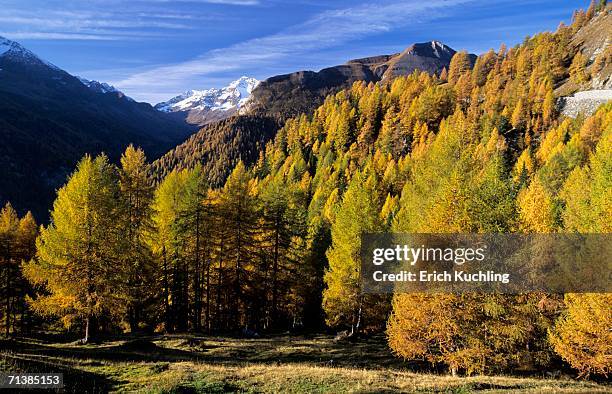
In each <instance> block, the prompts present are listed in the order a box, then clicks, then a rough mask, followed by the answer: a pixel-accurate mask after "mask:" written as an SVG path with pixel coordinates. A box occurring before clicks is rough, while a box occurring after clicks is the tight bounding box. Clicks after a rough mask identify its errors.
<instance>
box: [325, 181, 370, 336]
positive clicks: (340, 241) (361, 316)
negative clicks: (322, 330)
mask: <svg viewBox="0 0 612 394" xmlns="http://www.w3.org/2000/svg"><path fill="white" fill-rule="evenodd" d="M366 177H367V175H366V174H362V173H359V172H358V173H356V174H355V175H354V176H353V178H352V179H351V182H350V183H349V186H348V189H347V190H346V193H345V194H344V196H343V198H342V203H341V204H340V207H339V208H338V211H337V212H336V217H335V221H334V223H332V226H331V236H332V244H331V247H330V248H329V249H328V251H327V258H328V261H329V268H328V269H327V271H326V272H325V276H324V281H325V285H326V288H325V290H324V291H323V309H324V310H325V314H326V316H327V323H328V324H329V325H330V326H348V327H350V328H351V332H353V333H354V332H359V331H360V330H361V329H362V328H363V327H364V326H366V325H367V324H372V323H374V322H371V321H370V322H368V321H367V319H368V318H372V317H374V316H375V315H376V314H377V313H376V312H380V311H375V310H374V309H375V307H373V306H372V305H370V304H371V302H370V300H368V299H367V298H368V297H366V296H365V295H363V294H362V292H361V284H360V272H361V259H360V249H361V236H362V235H363V234H365V233H375V232H378V231H380V230H381V229H382V223H381V220H380V216H379V208H378V201H377V200H376V195H375V191H374V190H373V189H372V188H369V187H368V186H369V185H368V184H367V183H366V180H367V179H366Z"/></svg>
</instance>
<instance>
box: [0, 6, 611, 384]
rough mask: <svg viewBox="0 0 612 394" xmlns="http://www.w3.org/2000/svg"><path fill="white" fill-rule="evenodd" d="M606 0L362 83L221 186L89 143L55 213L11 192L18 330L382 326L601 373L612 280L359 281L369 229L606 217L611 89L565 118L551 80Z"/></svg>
mask: <svg viewBox="0 0 612 394" xmlns="http://www.w3.org/2000/svg"><path fill="white" fill-rule="evenodd" d="M604 3H605V2H604ZM600 8H601V7H600ZM603 8H605V5H604V6H603ZM597 11H602V12H607V11H606V10H605V9H604V10H601V9H599V10H598V9H597V8H595V9H590V10H589V11H587V12H578V13H576V14H575V16H574V21H573V23H572V24H571V25H569V26H563V25H561V26H560V27H559V28H558V30H557V31H556V32H554V33H541V34H538V35H536V36H534V37H531V38H527V39H526V40H525V41H524V42H523V43H522V44H521V45H517V46H516V47H513V48H509V49H508V48H505V47H502V48H500V49H499V50H498V51H497V52H495V51H493V50H491V51H489V52H487V53H485V54H483V55H481V56H479V57H478V59H477V60H476V63H475V65H474V66H473V67H472V65H471V64H470V59H469V56H468V55H467V53H466V52H459V53H457V54H456V55H455V56H454V57H453V59H452V62H451V65H450V67H449V69H448V71H447V70H444V71H443V72H442V73H441V74H440V75H433V76H431V75H428V74H427V73H418V72H415V73H413V74H412V75H409V76H405V77H398V78H396V79H394V80H392V81H389V82H386V83H381V84H369V85H366V84H365V83H362V82H357V83H355V84H354V85H353V86H352V87H351V88H350V89H348V90H345V91H341V92H340V93H338V94H335V95H332V96H328V97H327V98H326V100H325V102H324V104H323V105H321V106H320V107H319V108H318V109H316V110H315V111H314V113H313V114H311V115H302V116H299V117H297V118H293V119H290V120H288V121H287V122H286V124H285V125H284V126H283V127H282V128H281V129H280V130H279V131H278V132H277V134H276V136H275V138H274V140H273V141H271V142H269V143H268V144H267V146H266V147H265V150H263V151H262V152H260V155H259V160H257V162H256V163H255V164H254V165H252V166H248V165H245V164H243V163H239V164H238V165H237V166H236V167H235V168H234V169H233V171H232V172H231V175H230V176H229V177H228V178H227V180H226V181H225V184H224V186H223V187H221V188H210V187H209V186H208V184H207V174H206V173H205V171H204V170H203V169H202V167H201V166H199V165H197V164H196V163H194V165H193V166H192V168H190V169H186V170H181V171H168V172H169V173H168V175H167V176H166V177H165V178H164V179H163V180H161V181H153V179H155V176H154V175H155V174H153V173H152V169H151V167H150V165H149V164H148V163H147V160H146V157H145V153H144V152H143V151H142V150H140V149H138V148H134V147H132V146H130V147H128V148H127V149H126V151H125V153H124V155H123V157H122V158H121V162H120V163H119V164H118V165H115V164H113V163H110V162H109V160H108V158H107V157H106V156H104V155H101V156H98V157H90V156H85V157H84V158H83V159H82V160H81V161H80V163H79V164H78V166H77V168H76V169H75V171H74V172H73V173H72V175H71V176H70V177H69V178H68V179H67V182H66V184H65V185H64V186H63V187H62V188H61V189H60V190H58V192H57V198H56V200H55V203H54V204H53V207H52V210H51V220H50V223H49V224H48V225H46V226H41V227H40V228H38V226H37V224H36V223H35V221H34V218H33V217H32V215H30V214H28V215H25V216H24V217H22V218H19V217H18V215H17V213H16V212H15V211H14V210H13V209H12V208H11V206H10V204H7V205H6V206H5V207H4V209H2V212H1V214H0V262H1V264H2V268H1V275H2V278H1V279H2V280H1V284H0V286H1V287H2V288H1V295H2V302H1V305H2V306H1V309H2V311H1V313H2V322H1V324H2V326H3V328H4V332H5V334H6V335H7V336H9V335H17V334H20V333H31V332H35V331H39V330H50V329H66V330H70V331H72V332H79V333H84V335H85V338H86V339H87V340H88V339H91V338H95V337H96V336H97V335H102V334H105V333H119V332H153V331H157V332H188V331H193V332H206V333H215V332H232V331H237V330H250V331H253V332H264V331H281V330H282V331H286V330H297V329H312V330H320V329H323V328H325V327H330V328H333V329H338V330H341V329H348V330H351V331H352V332H355V333H358V332H366V333H367V332H376V331H379V332H380V331H385V332H386V334H387V336H388V340H389V345H390V347H391V349H392V350H393V351H394V352H395V353H396V354H397V355H399V356H401V357H403V358H405V359H406V360H414V359H419V360H427V361H429V362H431V363H433V364H438V365H445V366H446V367H447V368H448V369H449V370H451V371H453V372H455V371H460V372H463V373H467V374H471V373H481V372H492V371H494V372H498V371H514V370H520V369H524V370H529V369H532V370H533V369H537V368H540V367H545V366H550V365H555V364H558V363H560V362H561V360H563V361H565V362H567V363H568V364H569V365H570V366H571V367H572V368H575V369H576V370H577V371H578V372H579V373H580V374H582V375H583V376H588V375H592V374H595V375H607V374H608V373H610V370H611V367H612V359H611V358H610V354H611V353H612V350H611V347H612V331H611V330H610V327H611V326H612V311H611V308H612V306H611V305H612V295H611V294H544V293H529V294H519V295H499V294H434V295H425V294H397V295H395V296H393V297H387V296H382V295H364V294H362V292H361V289H360V280H359V270H360V259H359V251H360V235H361V234H363V233H372V232H390V231H394V232H407V233H510V232H524V233H552V232H584V233H609V232H610V231H611V230H612V205H611V204H612V104H611V103H608V104H606V105H603V106H602V107H600V108H599V109H598V110H597V111H596V112H595V113H594V114H593V115H591V116H588V117H585V116H579V117H578V118H576V119H572V118H566V117H564V116H562V115H561V114H559V113H558V108H557V106H556V100H555V97H554V94H553V89H554V87H555V86H556V85H557V84H558V83H559V82H560V81H563V80H565V79H568V78H569V80H570V81H572V83H574V84H575V85H576V86H580V85H581V84H584V83H586V82H588V81H589V79H590V78H591V75H592V74H594V73H596V72H598V70H601V69H602V68H603V67H607V66H609V65H610V63H611V62H612V51H611V49H610V46H608V47H607V49H606V50H605V51H603V52H601V53H600V54H599V55H598V56H597V57H596V59H595V60H594V61H592V62H590V61H589V60H588V59H587V58H586V57H585V56H583V55H582V54H581V53H580V52H577V51H576V50H574V49H573V48H572V46H571V45H570V39H571V37H572V35H573V34H574V33H575V32H576V31H577V30H579V29H580V28H581V26H582V25H584V24H585V23H587V22H588V20H589V19H590V18H592V17H593V15H594V13H595V12H597Z"/></svg>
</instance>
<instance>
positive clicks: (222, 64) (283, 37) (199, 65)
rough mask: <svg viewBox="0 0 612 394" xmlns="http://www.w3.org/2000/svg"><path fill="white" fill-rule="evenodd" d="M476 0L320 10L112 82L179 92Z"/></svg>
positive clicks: (143, 95)
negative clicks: (270, 31) (270, 32)
mask: <svg viewBox="0 0 612 394" xmlns="http://www.w3.org/2000/svg"><path fill="white" fill-rule="evenodd" d="M470 1H472V0H429V1H427V2H425V1H420V0H403V1H395V2H392V3H391V2H386V3H378V4H362V5H358V6H354V7H351V8H344V9H338V10H331V11H326V12H323V13H320V14H318V15H316V16H315V17H313V18H311V19H309V20H308V21H306V22H304V23H302V24H299V25H297V26H293V27H291V28H289V29H286V30H284V31H282V32H280V33H277V34H273V35H269V36H264V37H261V38H255V39H251V40H248V41H245V42H241V43H238V44H235V45H231V46H229V47H226V48H220V49H215V50H212V51H209V52H207V53H205V54H203V55H201V56H199V57H198V58H196V59H193V60H189V61H186V62H182V63H177V64H170V65H163V66H159V67H155V68H153V69H151V70H148V71H145V72H137V73H134V74H133V75H130V76H129V77H127V78H123V79H120V80H117V81H113V82H112V83H113V84H114V85H115V86H117V87H119V88H120V89H122V90H124V91H125V92H126V93H127V94H130V95H132V96H133V97H135V98H138V99H145V100H147V99H150V97H153V96H156V97H158V96H159V92H161V91H164V92H170V91H173V92H174V93H178V92H179V91H181V90H183V87H184V86H185V84H186V82H188V81H195V80H197V79H199V78H202V77H206V76H210V75H211V74H215V73H219V72H227V71H235V72H238V71H239V70H242V69H248V68H253V67H257V66H264V65H268V64H273V63H274V62H278V61H281V60H282V59H286V58H290V57H295V56H299V55H300V54H302V53H310V52H313V51H317V50H321V49H325V48H333V47H337V46H340V45H342V44H344V43H346V42H348V41H351V40H356V39H360V38H363V37H365V36H369V35H373V34H378V33H383V32H386V31H389V30H392V29H394V28H397V27H399V26H405V25H407V24H411V23H419V22H424V21H428V20H432V19H435V18H437V17H439V16H442V15H443V14H444V13H445V12H446V11H447V10H448V9H449V7H452V6H457V5H460V4H462V3H467V2H470Z"/></svg>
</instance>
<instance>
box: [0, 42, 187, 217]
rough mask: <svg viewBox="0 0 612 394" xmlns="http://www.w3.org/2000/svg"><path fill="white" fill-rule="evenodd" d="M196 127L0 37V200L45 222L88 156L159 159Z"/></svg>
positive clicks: (174, 115) (181, 118)
mask: <svg viewBox="0 0 612 394" xmlns="http://www.w3.org/2000/svg"><path fill="white" fill-rule="evenodd" d="M193 131H195V127H194V126H192V125H189V124H187V123H185V121H184V117H181V116H177V115H176V114H167V113H163V112H160V111H157V110H155V109H154V108H153V107H152V106H151V105H149V104H145V103H137V102H135V101H134V100H132V99H130V98H128V97H126V96H125V95H124V94H123V93H121V92H119V91H118V90H116V89H114V88H112V87H111V86H109V85H107V84H104V83H99V82H96V81H87V80H83V79H79V78H77V77H75V76H72V75H70V74H69V73H67V72H65V71H63V70H61V69H60V68H58V67H56V66H55V65H53V64H50V63H49V62H47V61H45V60H43V59H40V58H39V57H38V56H36V55H35V54H34V53H32V52H31V51H29V50H28V49H26V48H24V47H23V46H21V45H20V44H19V43H17V42H14V41H11V40H8V39H6V38H3V37H0V141H2V143H0V168H2V171H0V203H2V204H3V203H4V202H5V201H7V200H8V201H11V202H12V203H13V205H15V206H16V207H17V208H18V209H19V210H20V211H23V210H25V209H29V210H33V211H34V213H35V215H36V216H37V218H40V219H43V220H46V218H47V215H48V213H47V210H48V209H49V207H50V206H51V202H52V201H53V199H54V198H55V189H57V188H58V187H60V186H61V185H62V184H63V183H64V182H65V180H66V175H67V174H68V173H69V172H70V171H72V170H73V169H74V165H75V164H76V162H77V161H78V160H79V159H80V158H81V157H82V156H83V155H84V154H85V153H90V154H98V153H100V152H106V153H107V154H108V155H109V156H110V157H111V158H112V159H117V158H118V157H119V155H120V154H121V152H122V151H123V150H124V149H125V147H126V146H127V145H128V144H130V143H134V144H136V145H140V146H142V147H143V148H144V149H145V150H146V152H147V154H148V155H149V156H150V157H151V158H153V159H154V158H155V157H158V156H159V155H161V154H162V153H164V152H165V151H167V150H168V149H170V148H171V147H173V146H175V145H176V144H177V143H179V142H181V141H182V140H183V139H185V138H186V137H187V136H188V135H190V134H191V133H192V132H193Z"/></svg>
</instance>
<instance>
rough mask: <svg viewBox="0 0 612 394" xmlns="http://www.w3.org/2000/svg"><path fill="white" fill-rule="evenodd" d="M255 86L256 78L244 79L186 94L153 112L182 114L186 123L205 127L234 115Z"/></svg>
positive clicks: (159, 106) (160, 105) (160, 104)
mask: <svg viewBox="0 0 612 394" xmlns="http://www.w3.org/2000/svg"><path fill="white" fill-rule="evenodd" d="M258 84H259V81H258V80H256V79H255V78H249V77H245V76H243V77H240V78H239V79H237V80H235V81H233V82H232V83H230V84H229V85H228V86H226V87H224V88H221V89H214V88H213V89H207V90H189V91H187V92H185V93H183V94H181V95H179V96H176V97H173V98H171V99H170V100H168V101H164V102H162V103H159V104H157V105H155V108H156V109H158V110H160V111H162V112H179V113H184V114H185V115H186V118H187V122H189V123H193V124H197V125H205V124H207V123H210V122H213V121H216V120H221V119H224V118H227V117H228V116H231V115H233V114H235V113H236V112H237V111H238V110H239V109H240V108H241V107H242V106H243V105H244V104H245V103H246V102H247V100H248V99H249V97H250V96H251V92H252V91H253V89H254V88H255V87H256V86H257V85H258Z"/></svg>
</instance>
